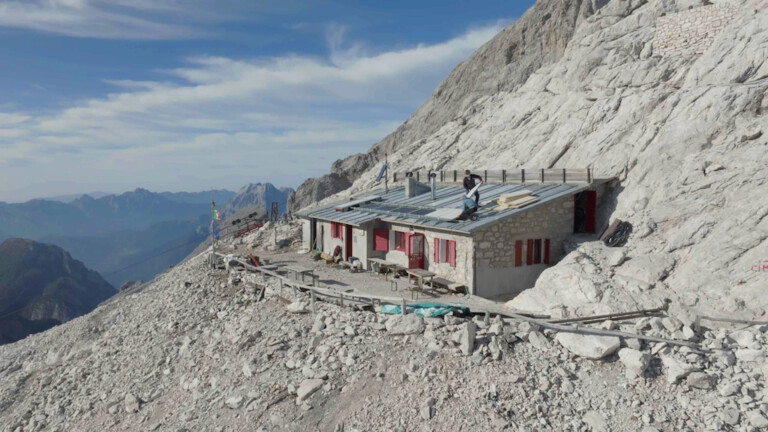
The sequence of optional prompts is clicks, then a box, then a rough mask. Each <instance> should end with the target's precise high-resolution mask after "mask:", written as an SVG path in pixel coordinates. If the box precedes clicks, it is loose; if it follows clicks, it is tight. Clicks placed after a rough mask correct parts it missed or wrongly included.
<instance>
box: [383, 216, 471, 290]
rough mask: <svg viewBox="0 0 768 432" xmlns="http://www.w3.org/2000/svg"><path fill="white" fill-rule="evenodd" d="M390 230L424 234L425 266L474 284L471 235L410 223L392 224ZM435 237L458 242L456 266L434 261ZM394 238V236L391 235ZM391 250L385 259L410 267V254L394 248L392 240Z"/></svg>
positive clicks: (450, 277) (439, 274)
mask: <svg viewBox="0 0 768 432" xmlns="http://www.w3.org/2000/svg"><path fill="white" fill-rule="evenodd" d="M388 229H389V230H390V231H393V230H394V231H402V232H406V233H409V232H413V233H421V234H424V237H425V239H424V243H425V245H424V246H425V247H424V268H425V269H426V270H429V271H431V272H434V273H435V274H437V276H439V277H442V278H445V279H448V280H451V281H454V282H457V283H460V284H464V285H466V286H468V287H471V286H472V279H473V269H472V246H473V243H472V238H471V237H469V236H463V235H458V234H453V233H445V232H440V231H430V230H426V229H424V228H419V227H413V230H411V227H410V226H409V225H402V224H390V225H389V226H388ZM435 238H440V239H445V240H453V241H455V242H456V267H451V265H450V263H447V262H446V263H435V262H434V259H433V257H434V244H435ZM390 239H392V236H390ZM389 247H390V251H389V252H387V253H386V255H385V259H386V260H387V261H390V262H393V263H396V264H399V265H401V266H403V267H408V256H407V255H406V254H405V252H403V251H396V250H392V248H394V243H393V242H392V241H390V245H389Z"/></svg>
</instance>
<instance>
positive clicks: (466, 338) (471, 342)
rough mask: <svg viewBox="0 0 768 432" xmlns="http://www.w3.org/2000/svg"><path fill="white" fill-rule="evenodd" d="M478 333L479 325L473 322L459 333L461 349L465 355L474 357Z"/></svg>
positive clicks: (467, 324) (465, 325)
mask: <svg viewBox="0 0 768 432" xmlns="http://www.w3.org/2000/svg"><path fill="white" fill-rule="evenodd" d="M476 333H477V324H475V323H473V322H472V321H470V322H468V323H466V324H464V328H462V329H461V331H460V333H459V348H460V349H461V352H462V353H464V355H472V352H473V351H474V350H475V334H476Z"/></svg>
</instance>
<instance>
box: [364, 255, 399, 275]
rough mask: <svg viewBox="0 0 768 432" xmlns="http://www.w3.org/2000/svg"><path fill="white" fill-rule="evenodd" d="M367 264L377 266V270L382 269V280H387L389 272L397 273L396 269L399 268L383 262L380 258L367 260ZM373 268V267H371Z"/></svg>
mask: <svg viewBox="0 0 768 432" xmlns="http://www.w3.org/2000/svg"><path fill="white" fill-rule="evenodd" d="M368 262H369V263H373V264H376V265H378V266H379V269H384V280H387V278H388V275H389V272H390V271H391V272H395V271H397V268H398V267H400V266H398V265H397V264H396V263H393V262H389V261H385V260H383V259H380V258H368ZM371 268H373V266H371Z"/></svg>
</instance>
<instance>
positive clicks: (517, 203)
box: [502, 196, 539, 209]
mask: <svg viewBox="0 0 768 432" xmlns="http://www.w3.org/2000/svg"><path fill="white" fill-rule="evenodd" d="M538 200H539V198H538V197H535V196H527V197H524V198H518V199H516V200H514V201H512V202H510V203H506V204H502V206H503V207H505V208H507V209H518V208H521V207H525V206H527V205H529V204H533V203H535V202H537V201H538Z"/></svg>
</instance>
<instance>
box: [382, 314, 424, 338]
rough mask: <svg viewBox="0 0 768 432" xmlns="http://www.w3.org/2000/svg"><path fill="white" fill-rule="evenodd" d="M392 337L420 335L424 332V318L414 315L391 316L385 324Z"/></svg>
mask: <svg viewBox="0 0 768 432" xmlns="http://www.w3.org/2000/svg"><path fill="white" fill-rule="evenodd" d="M386 326H387V331H388V332H389V333H390V334H392V335H409V334H420V333H423V332H424V328H425V327H426V326H425V325H424V318H422V317H420V316H418V315H416V314H408V315H393V316H392V317H391V318H390V319H388V320H387V323H386Z"/></svg>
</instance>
